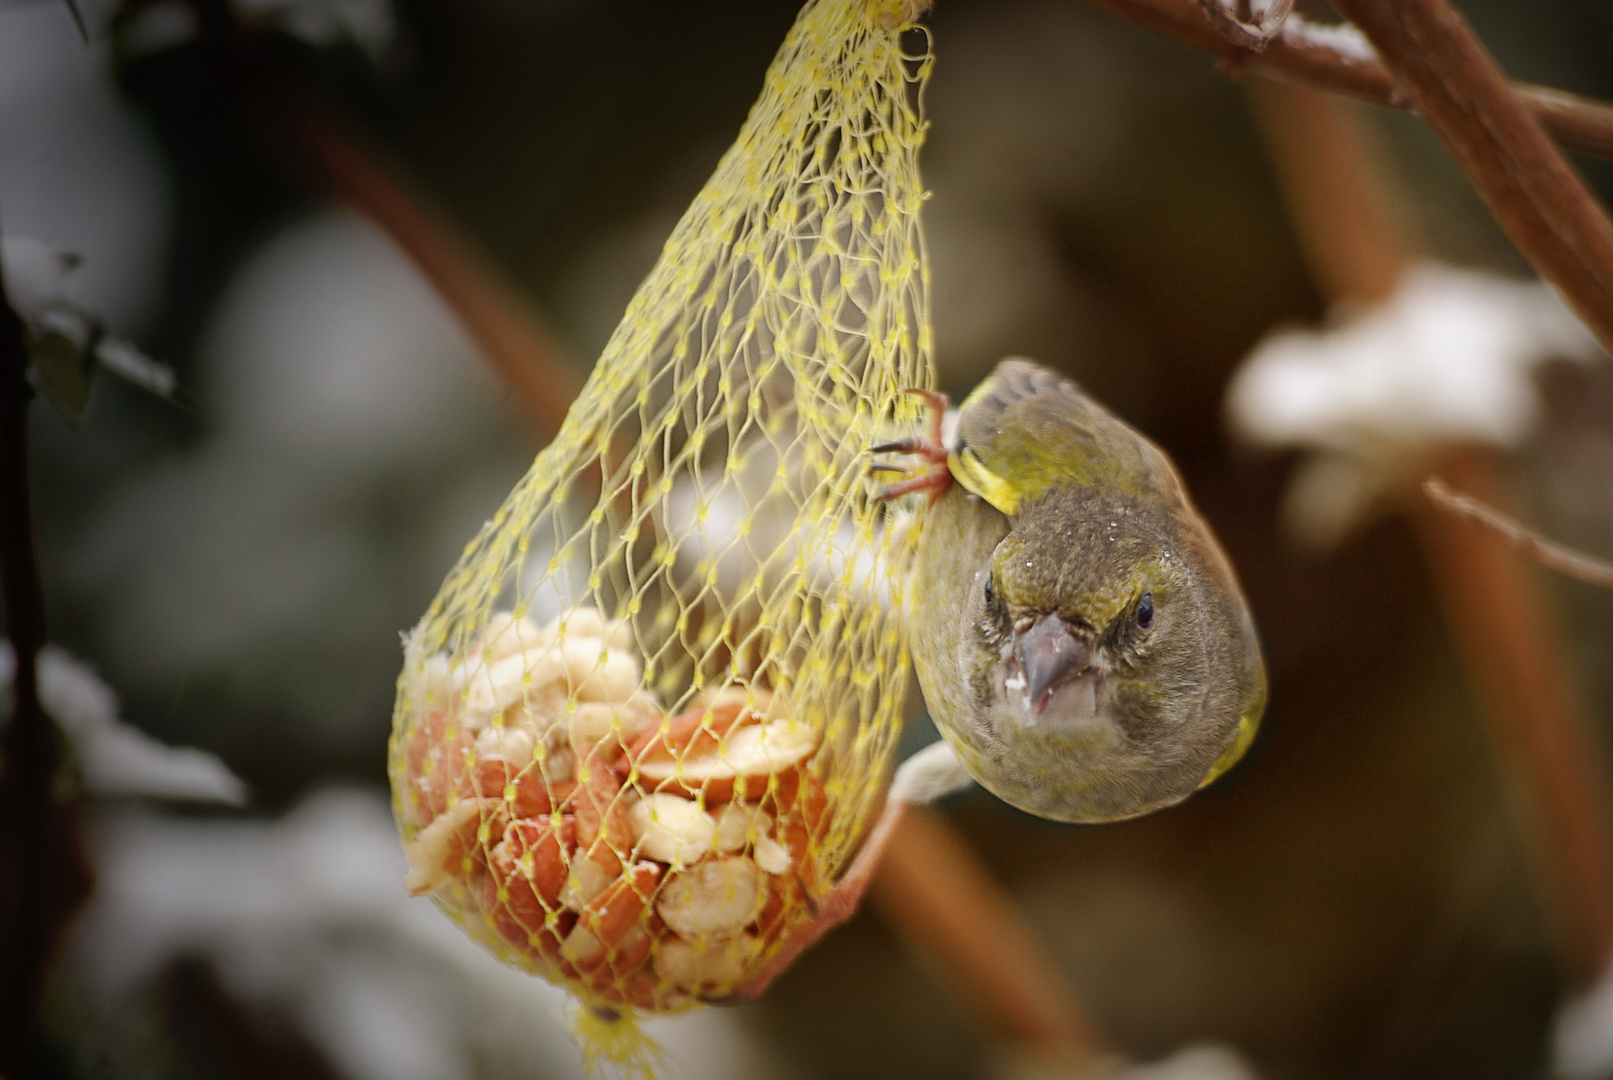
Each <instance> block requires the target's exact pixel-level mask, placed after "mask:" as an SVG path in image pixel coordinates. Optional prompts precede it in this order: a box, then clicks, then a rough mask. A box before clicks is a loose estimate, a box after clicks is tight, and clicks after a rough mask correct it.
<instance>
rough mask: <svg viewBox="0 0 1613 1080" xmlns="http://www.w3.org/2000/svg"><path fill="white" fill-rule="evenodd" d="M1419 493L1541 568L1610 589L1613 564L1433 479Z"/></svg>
mask: <svg viewBox="0 0 1613 1080" xmlns="http://www.w3.org/2000/svg"><path fill="white" fill-rule="evenodd" d="M1423 494H1424V495H1426V496H1428V498H1429V499H1431V500H1432V501H1433V502H1434V504H1435V505H1437V506H1438V507H1440V508H1441V509H1442V510H1449V511H1450V512H1451V513H1453V514H1455V515H1457V516H1458V517H1462V518H1466V519H1467V520H1468V521H1471V522H1473V523H1474V524H1475V525H1478V526H1480V527H1481V528H1484V529H1488V530H1489V531H1490V532H1492V533H1494V534H1495V535H1497V536H1499V537H1501V539H1503V540H1505V541H1506V542H1507V543H1509V544H1511V545H1512V546H1513V547H1515V548H1517V549H1518V551H1520V552H1522V553H1523V554H1524V555H1527V556H1528V557H1529V558H1531V559H1533V560H1534V561H1535V562H1537V563H1539V564H1540V565H1541V566H1545V567H1548V568H1550V569H1552V570H1555V571H1557V572H1558V573H1560V574H1567V575H1568V576H1569V577H1571V578H1577V579H1579V580H1580V581H1585V582H1589V583H1590V584H1592V585H1600V586H1602V587H1603V588H1604V589H1613V562H1607V561H1605V560H1603V559H1598V558H1596V557H1594V556H1591V555H1587V554H1585V553H1584V552H1582V551H1575V550H1574V549H1573V548H1571V547H1565V546H1564V545H1562V544H1559V543H1556V542H1555V541H1552V540H1548V539H1546V538H1545V537H1544V536H1541V535H1540V534H1539V533H1538V532H1536V531H1535V530H1533V529H1531V528H1529V527H1528V526H1527V525H1525V524H1523V523H1522V522H1521V521H1518V520H1517V519H1516V518H1512V517H1508V516H1507V515H1506V514H1503V513H1502V512H1501V511H1499V510H1497V509H1496V508H1495V507H1493V506H1490V505H1488V504H1486V503H1482V502H1480V501H1479V500H1477V499H1475V498H1473V497H1472V496H1471V495H1464V494H1462V493H1461V492H1460V491H1453V490H1451V488H1450V485H1448V484H1446V483H1445V481H1443V480H1441V479H1440V478H1439V477H1437V476H1430V477H1429V478H1428V479H1426V480H1424V481H1423Z"/></svg>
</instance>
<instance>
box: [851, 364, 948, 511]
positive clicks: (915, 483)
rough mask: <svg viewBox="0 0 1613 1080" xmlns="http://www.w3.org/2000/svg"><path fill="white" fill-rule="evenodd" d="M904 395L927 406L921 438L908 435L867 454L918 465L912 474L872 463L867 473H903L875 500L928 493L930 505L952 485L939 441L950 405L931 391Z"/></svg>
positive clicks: (903, 467) (944, 450) (913, 390)
mask: <svg viewBox="0 0 1613 1080" xmlns="http://www.w3.org/2000/svg"><path fill="white" fill-rule="evenodd" d="M907 392H908V393H909V394H917V395H918V396H919V397H922V398H923V399H924V401H925V404H927V405H928V406H929V413H928V414H927V415H926V416H925V418H924V434H922V435H910V436H908V437H907V438H905V439H897V440H895V441H894V442H888V443H883V444H881V445H879V446H876V447H873V448H872V450H871V451H870V452H871V453H875V454H903V455H906V456H908V457H911V458H917V459H918V460H919V461H920V462H922V465H921V467H919V468H918V469H917V470H915V469H914V468H913V467H912V466H910V465H891V464H888V463H886V462H881V461H876V462H874V464H872V465H870V466H869V467H868V471H869V472H870V473H876V472H894V473H903V474H905V475H907V477H908V478H907V479H906V480H899V481H897V482H896V483H894V484H887V485H886V486H885V487H883V488H881V489H880V491H879V496H878V497H879V498H880V499H881V500H884V501H888V500H890V499H896V498H900V497H901V496H903V495H911V494H912V493H913V492H915V491H928V492H929V493H930V501H931V502H932V503H933V502H934V501H935V500H936V499H939V498H940V497H941V494H942V493H943V492H945V491H946V489H947V487H948V486H949V485H950V484H951V483H952V470H951V469H950V468H948V467H947V448H946V445H945V443H943V442H942V439H941V420H942V418H943V417H944V416H945V415H946V411H947V409H948V408H949V407H950V406H951V404H952V403H951V401H949V400H948V399H947V396H946V395H945V394H942V393H939V392H938V391H935V390H920V389H918V388H916V387H915V388H910V389H909V390H908V391H907Z"/></svg>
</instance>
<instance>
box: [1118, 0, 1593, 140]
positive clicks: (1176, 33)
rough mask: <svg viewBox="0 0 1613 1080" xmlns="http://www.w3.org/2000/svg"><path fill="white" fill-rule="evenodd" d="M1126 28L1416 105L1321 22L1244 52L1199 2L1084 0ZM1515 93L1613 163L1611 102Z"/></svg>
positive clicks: (1556, 129)
mask: <svg viewBox="0 0 1613 1080" xmlns="http://www.w3.org/2000/svg"><path fill="white" fill-rule="evenodd" d="M1086 2H1087V3H1089V4H1091V5H1093V6H1094V7H1098V8H1102V9H1103V10H1104V11H1107V12H1109V13H1110V14H1112V15H1115V16H1117V17H1119V18H1122V19H1125V20H1126V21H1128V22H1134V23H1137V24H1138V25H1140V26H1145V27H1147V28H1148V29H1150V30H1153V31H1154V32H1156V33H1159V34H1163V35H1164V36H1165V37H1168V38H1172V39H1174V40H1176V41H1179V42H1181V43H1182V44H1184V45H1190V46H1192V47H1193V48H1195V49H1199V50H1202V51H1203V52H1207V53H1210V54H1212V55H1214V56H1218V57H1220V58H1221V59H1222V60H1224V61H1226V62H1227V64H1228V66H1229V68H1230V69H1232V70H1233V71H1241V70H1244V69H1248V70H1252V71H1259V72H1261V73H1263V74H1266V75H1270V76H1272V77H1273V78H1277V79H1281V80H1283V81H1285V82H1293V83H1298V84H1300V85H1302V86H1311V87H1314V88H1316V89H1318V90H1326V91H1329V92H1330V93H1335V94H1345V95H1348V96H1350V97H1354V98H1359V99H1360V100H1362V101H1367V102H1371V103H1372V104H1374V105H1384V106H1387V107H1390V108H1396V109H1404V108H1408V107H1409V106H1410V104H1411V102H1410V99H1409V98H1408V97H1407V96H1406V94H1405V93H1404V92H1402V91H1401V89H1400V87H1399V86H1398V85H1397V84H1396V82H1395V79H1394V76H1392V75H1391V74H1390V73H1389V69H1388V68H1386V67H1384V65H1383V64H1382V63H1381V62H1380V61H1379V60H1378V59H1377V58H1376V57H1375V56H1372V55H1364V54H1363V53H1362V52H1360V51H1359V50H1355V49H1341V48H1340V47H1339V46H1338V45H1337V43H1336V42H1335V41H1334V40H1333V39H1331V38H1330V37H1329V35H1327V34H1318V33H1315V32H1313V31H1314V28H1315V24H1312V23H1307V22H1304V21H1302V20H1299V19H1298V17H1297V16H1292V17H1290V18H1289V20H1288V21H1287V22H1286V23H1285V24H1284V26H1285V28H1286V29H1285V30H1284V31H1283V32H1282V33H1280V34H1278V35H1277V36H1276V37H1275V38H1274V39H1273V40H1272V41H1271V42H1270V44H1268V45H1267V47H1266V48H1265V50H1264V51H1261V52H1256V51H1254V50H1253V49H1247V48H1239V47H1238V46H1236V45H1234V44H1232V43H1231V42H1230V41H1228V40H1227V39H1226V38H1224V37H1223V36H1222V35H1221V34H1219V33H1217V32H1216V30H1215V28H1214V27H1213V26H1212V25H1211V24H1210V20H1209V19H1208V18H1207V17H1206V16H1205V14H1204V12H1203V11H1202V10H1200V8H1199V4H1198V0H1086ZM1511 85H1512V92H1513V93H1514V94H1516V95H1517V96H1518V97H1519V99H1521V100H1522V102H1523V103H1524V106H1525V107H1526V108H1528V109H1529V110H1530V111H1531V112H1533V113H1534V115H1535V116H1536V117H1537V118H1538V119H1539V121H1540V122H1541V124H1543V125H1544V126H1545V128H1546V130H1547V131H1548V132H1549V133H1550V134H1551V137H1552V138H1554V139H1556V140H1557V141H1558V142H1559V143H1561V144H1562V145H1563V146H1565V147H1567V148H1568V149H1570V150H1577V151H1579V152H1580V153H1583V154H1590V155H1592V156H1594V157H1602V158H1610V159H1613V104H1609V103H1607V102H1603V101H1596V100H1594V99H1591V98H1585V97H1580V96H1578V95H1576V94H1570V93H1567V92H1566V91H1563V90H1554V89H1550V88H1547V87H1541V86H1531V85H1529V84H1528V83H1513V84H1511Z"/></svg>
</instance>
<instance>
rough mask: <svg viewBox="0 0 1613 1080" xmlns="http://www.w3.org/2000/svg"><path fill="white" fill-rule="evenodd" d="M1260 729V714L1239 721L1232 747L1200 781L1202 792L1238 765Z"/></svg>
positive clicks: (1247, 714)
mask: <svg viewBox="0 0 1613 1080" xmlns="http://www.w3.org/2000/svg"><path fill="white" fill-rule="evenodd" d="M1259 727H1260V714H1259V713H1258V712H1252V713H1245V714H1244V715H1243V718H1242V719H1240V720H1239V721H1238V733H1237V735H1235V736H1233V739H1232V745H1231V746H1229V747H1227V748H1226V749H1225V750H1224V751H1222V753H1221V756H1220V757H1218V758H1216V759H1215V764H1214V765H1211V766H1210V771H1209V772H1207V773H1205V774H1204V779H1203V780H1200V781H1199V789H1200V790H1203V789H1204V788H1207V787H1209V786H1210V785H1211V784H1213V783H1214V782H1215V781H1216V780H1217V779H1218V778H1219V777H1220V776H1221V774H1222V773H1224V772H1226V771H1227V770H1228V769H1230V768H1232V766H1234V765H1236V764H1237V763H1238V759H1239V758H1241V757H1243V754H1244V751H1246V750H1248V749H1249V744H1250V743H1252V742H1254V741H1255V731H1256V729H1258V728H1259Z"/></svg>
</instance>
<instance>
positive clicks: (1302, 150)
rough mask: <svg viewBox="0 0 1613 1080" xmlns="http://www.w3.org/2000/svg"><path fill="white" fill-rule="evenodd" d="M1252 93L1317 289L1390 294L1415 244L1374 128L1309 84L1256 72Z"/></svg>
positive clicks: (1361, 299)
mask: <svg viewBox="0 0 1613 1080" xmlns="http://www.w3.org/2000/svg"><path fill="white" fill-rule="evenodd" d="M1249 96H1250V99H1251V100H1252V102H1253V104H1254V107H1255V115H1256V116H1257V117H1258V118H1259V120H1260V127H1261V130H1262V132H1263V133H1264V135H1265V138H1266V150H1267V153H1268V154H1269V155H1270V157H1271V160H1272V165H1273V167H1274V169H1275V170H1276V173H1277V178H1278V186H1279V188H1280V189H1281V191H1282V195H1283V201H1284V202H1285V203H1286V204H1287V207H1288V216H1289V218H1290V219H1291V221H1292V222H1293V226H1294V232H1295V234H1296V236H1297V238H1298V240H1299V242H1300V250H1301V251H1302V252H1303V253H1304V256H1305V262H1306V264H1307V265H1308V266H1309V268H1310V272H1311V279H1312V280H1313V281H1314V282H1315V284H1316V287H1317V289H1318V291H1320V292H1321V294H1322V296H1323V297H1324V298H1326V299H1327V300H1328V301H1330V302H1343V303H1349V304H1380V303H1383V302H1384V301H1386V300H1388V299H1389V297H1390V296H1392V295H1393V294H1394V291H1395V288H1396V286H1398V285H1399V283H1400V277H1401V274H1402V273H1404V271H1405V268H1406V266H1407V264H1408V263H1409V262H1410V260H1411V252H1410V250H1409V248H1408V245H1407V244H1406V243H1405V242H1404V241H1403V240H1402V239H1401V236H1402V233H1404V231H1405V228H1404V225H1403V224H1402V221H1401V218H1400V216H1399V214H1398V213H1397V209H1398V203H1399V200H1398V199H1397V198H1395V196H1394V195H1393V194H1392V193H1391V192H1390V191H1389V190H1388V189H1389V185H1388V183H1387V182H1386V176H1387V172H1388V170H1387V169H1386V168H1385V167H1384V163H1383V160H1382V156H1381V155H1380V154H1379V153H1378V148H1377V147H1376V146H1375V145H1374V144H1372V143H1371V141H1370V139H1369V137H1368V135H1369V133H1368V132H1366V131H1364V130H1362V128H1361V125H1359V124H1354V123H1351V120H1352V119H1353V117H1351V116H1349V115H1348V114H1347V113H1346V112H1345V111H1344V109H1343V108H1342V107H1341V103H1340V102H1339V101H1338V100H1337V99H1335V98H1331V97H1328V96H1327V95H1326V94H1323V93H1321V92H1320V91H1317V90H1312V89H1310V88H1309V87H1304V86H1297V85H1292V84H1286V83H1277V82H1272V81H1271V80H1269V79H1263V78H1257V79H1250V80H1249Z"/></svg>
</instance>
